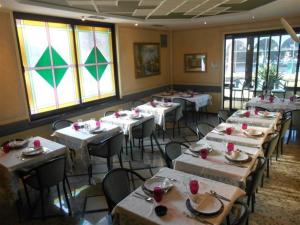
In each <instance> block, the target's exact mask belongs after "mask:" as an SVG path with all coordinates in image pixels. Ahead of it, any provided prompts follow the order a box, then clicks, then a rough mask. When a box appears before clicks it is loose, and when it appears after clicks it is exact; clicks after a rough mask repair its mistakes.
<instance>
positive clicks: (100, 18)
mask: <svg viewBox="0 0 300 225" xmlns="http://www.w3.org/2000/svg"><path fill="white" fill-rule="evenodd" d="M88 18H90V19H96V20H105V19H106V18H105V17H103V16H89V17H88Z"/></svg>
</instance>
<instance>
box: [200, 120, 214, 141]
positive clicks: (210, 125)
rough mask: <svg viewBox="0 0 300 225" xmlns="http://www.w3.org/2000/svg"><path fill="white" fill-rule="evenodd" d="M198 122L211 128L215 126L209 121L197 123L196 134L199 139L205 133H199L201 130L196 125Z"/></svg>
mask: <svg viewBox="0 0 300 225" xmlns="http://www.w3.org/2000/svg"><path fill="white" fill-rule="evenodd" d="M200 124H203V125H207V126H208V127H210V128H212V130H213V129H214V128H215V126H214V125H212V124H210V123H205V122H201V123H199V124H197V127H196V131H197V136H198V139H199V140H200V139H201V138H203V137H205V136H206V134H203V133H201V131H200V130H199V128H198V126H199V125H200Z"/></svg>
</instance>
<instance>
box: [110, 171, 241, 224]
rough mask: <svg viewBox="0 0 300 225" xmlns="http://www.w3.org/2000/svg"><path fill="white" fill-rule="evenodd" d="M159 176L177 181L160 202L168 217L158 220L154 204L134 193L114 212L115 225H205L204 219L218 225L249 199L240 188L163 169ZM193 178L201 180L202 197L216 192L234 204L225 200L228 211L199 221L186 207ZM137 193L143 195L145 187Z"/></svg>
mask: <svg viewBox="0 0 300 225" xmlns="http://www.w3.org/2000/svg"><path fill="white" fill-rule="evenodd" d="M156 175H158V176H163V177H168V178H174V179H176V180H177V181H174V182H173V184H174V187H173V188H172V189H171V190H170V191H168V192H167V193H166V194H164V196H163V200H162V201H161V202H160V204H161V205H164V206H166V207H167V208H168V212H167V215H165V216H163V217H158V216H157V215H156V214H155V212H154V204H153V203H149V202H146V201H144V200H143V199H140V198H136V197H134V193H132V194H130V195H129V196H127V197H126V198H125V199H123V200H122V201H121V202H120V203H119V204H118V205H117V206H116V207H115V208H114V211H113V215H114V221H113V222H114V225H158V224H159V225H168V224H172V225H183V224H184V225H190V224H191V225H192V224H193V225H196V224H199V225H200V224H203V223H201V222H200V220H201V219H203V218H204V219H205V220H206V221H207V222H208V223H211V224H214V225H218V224H221V223H222V221H224V220H225V218H226V216H227V215H228V214H229V212H230V210H231V208H232V205H233V203H234V202H235V200H236V199H238V198H240V197H242V196H244V195H245V192H244V191H243V190H241V189H240V188H238V187H235V186H231V185H228V184H224V183H220V182H217V181H213V180H210V179H206V178H202V177H198V176H194V175H191V174H187V173H184V172H181V171H176V170H172V169H169V168H162V169H161V170H160V171H159V172H158V173H157V174H156ZM190 178H193V179H196V180H198V182H199V186H200V188H199V192H198V193H207V192H210V190H214V191H216V192H217V193H218V194H220V195H222V196H224V197H226V198H228V199H230V202H229V201H224V200H221V201H222V203H223V205H224V208H223V210H222V211H221V212H220V213H219V214H217V215H215V216H211V217H203V218H202V217H199V219H198V217H195V216H193V215H192V214H191V213H190V212H189V210H188V209H187V207H186V200H187V198H188V192H187V183H188V181H189V179H190ZM135 192H139V193H143V191H142V188H141V187H139V188H138V189H137V190H135Z"/></svg>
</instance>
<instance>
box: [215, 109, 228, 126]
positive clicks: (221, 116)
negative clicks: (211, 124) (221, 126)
mask: <svg viewBox="0 0 300 225" xmlns="http://www.w3.org/2000/svg"><path fill="white" fill-rule="evenodd" d="M229 116H230V113H229V111H228V110H219V112H218V121H219V123H224V122H226V120H227V119H228V118H229Z"/></svg>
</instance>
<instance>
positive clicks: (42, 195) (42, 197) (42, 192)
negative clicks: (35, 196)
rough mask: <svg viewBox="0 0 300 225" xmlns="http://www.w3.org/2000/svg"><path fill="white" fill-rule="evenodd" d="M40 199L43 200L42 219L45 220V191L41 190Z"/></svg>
mask: <svg viewBox="0 0 300 225" xmlns="http://www.w3.org/2000/svg"><path fill="white" fill-rule="evenodd" d="M40 198H41V207H42V208H41V209H42V219H43V220H45V204H44V190H43V189H41V190H40Z"/></svg>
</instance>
